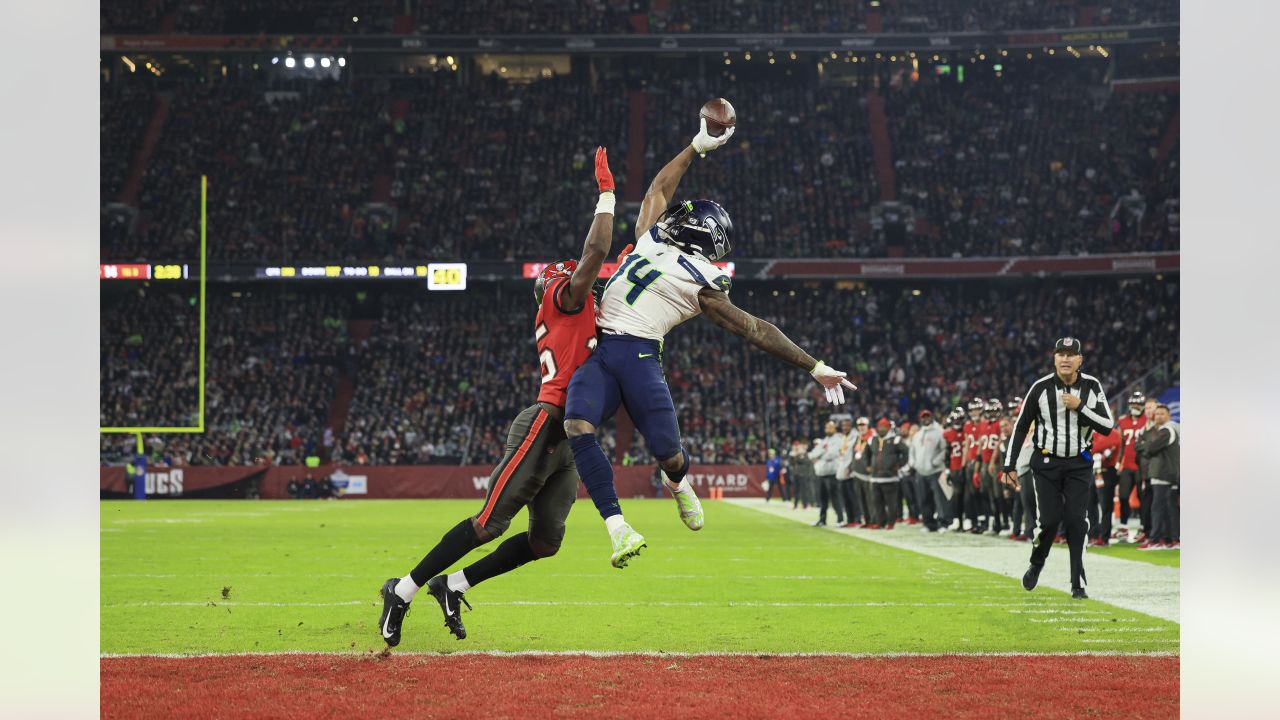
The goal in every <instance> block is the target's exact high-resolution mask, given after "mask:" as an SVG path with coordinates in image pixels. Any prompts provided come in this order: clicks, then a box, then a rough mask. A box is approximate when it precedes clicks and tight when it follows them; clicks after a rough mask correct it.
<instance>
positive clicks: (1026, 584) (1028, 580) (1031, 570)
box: [1022, 565, 1044, 590]
mask: <svg viewBox="0 0 1280 720" xmlns="http://www.w3.org/2000/svg"><path fill="white" fill-rule="evenodd" d="M1043 567H1044V566H1043V565H1031V566H1029V567H1028V568H1027V571H1026V572H1025V573H1023V574H1022V587H1023V588H1025V589H1027V590H1034V589H1035V587H1036V583H1038V582H1040V570H1041V569H1042V568H1043Z"/></svg>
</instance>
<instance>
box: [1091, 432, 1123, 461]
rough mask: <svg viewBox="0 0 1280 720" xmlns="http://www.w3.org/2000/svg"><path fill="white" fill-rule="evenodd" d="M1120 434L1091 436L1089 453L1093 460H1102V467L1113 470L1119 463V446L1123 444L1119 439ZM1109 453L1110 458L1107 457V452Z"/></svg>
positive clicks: (1095, 434) (1121, 439) (1096, 434)
mask: <svg viewBox="0 0 1280 720" xmlns="http://www.w3.org/2000/svg"><path fill="white" fill-rule="evenodd" d="M1120 436H1121V433H1118V432H1112V433H1111V434H1110V435H1099V434H1098V433H1094V434H1093V447H1092V448H1091V449H1090V451H1089V452H1091V453H1092V454H1093V456H1094V457H1095V458H1102V467H1104V468H1113V467H1116V463H1118V462H1119V461H1120V445H1121V444H1122V443H1123V442H1124V440H1123V438H1121V437H1120ZM1108 450H1110V451H1111V456H1110V457H1108V456H1107V451H1108Z"/></svg>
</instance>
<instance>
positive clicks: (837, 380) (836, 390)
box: [809, 360, 858, 405]
mask: <svg viewBox="0 0 1280 720" xmlns="http://www.w3.org/2000/svg"><path fill="white" fill-rule="evenodd" d="M809 374H810V375H812V376H813V379H814V380H817V381H818V382H819V383H821V385H822V389H823V390H826V392H827V402H829V403H831V404H832V405H843V404H844V389H845V388H849V389H850V390H857V389H858V386H857V385H854V384H853V383H851V382H849V381H848V380H845V376H846V375H848V373H843V372H840V371H839V370H832V369H831V368H830V367H827V364H826V363H824V362H822V361H821V360H819V361H818V364H817V365H814V366H813V369H812V370H810V371H809Z"/></svg>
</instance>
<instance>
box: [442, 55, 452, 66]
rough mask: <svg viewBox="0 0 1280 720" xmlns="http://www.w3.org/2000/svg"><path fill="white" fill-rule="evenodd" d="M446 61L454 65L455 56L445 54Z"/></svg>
mask: <svg viewBox="0 0 1280 720" xmlns="http://www.w3.org/2000/svg"><path fill="white" fill-rule="evenodd" d="M444 61H445V62H447V63H449V64H450V65H452V64H453V56H452V55H445V56H444Z"/></svg>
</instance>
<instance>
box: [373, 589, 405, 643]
mask: <svg viewBox="0 0 1280 720" xmlns="http://www.w3.org/2000/svg"><path fill="white" fill-rule="evenodd" d="M398 582H400V578H391V579H390V580H388V581H386V582H385V583H383V584H382V617H381V618H379V619H378V629H379V631H381V632H382V639H383V640H385V641H386V643H387V645H388V646H389V647H395V646H397V645H399V644H400V626H401V625H402V624H404V616H405V613H407V612H409V603H407V602H405V601H404V600H402V599H401V598H400V596H399V595H397V594H396V583H398Z"/></svg>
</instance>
